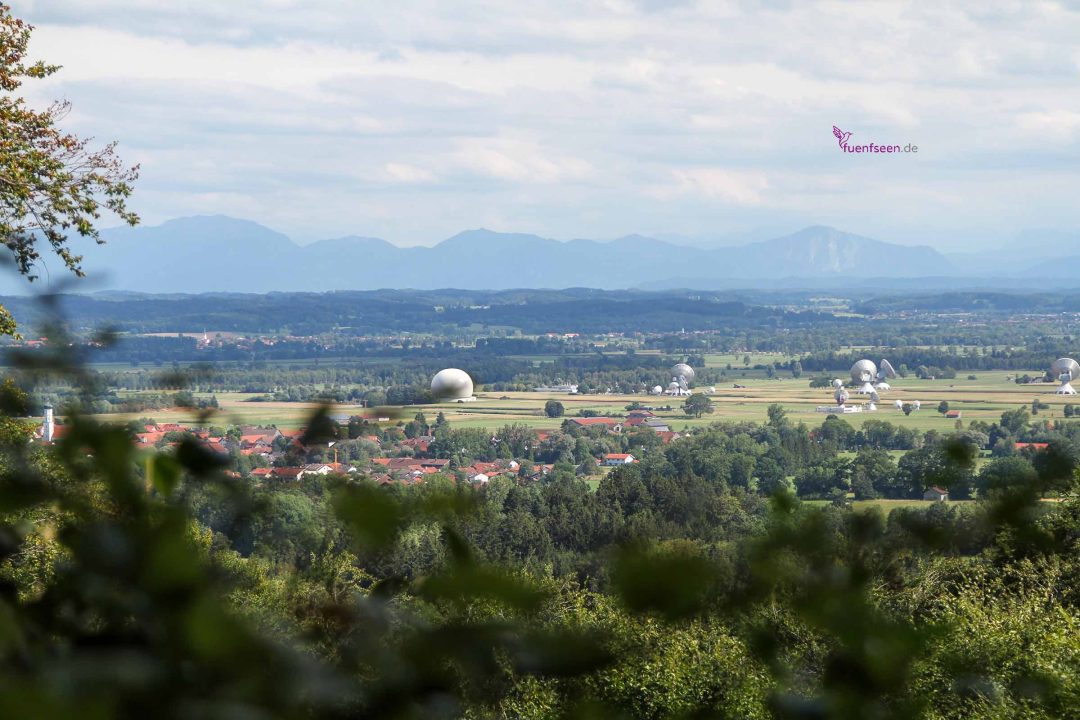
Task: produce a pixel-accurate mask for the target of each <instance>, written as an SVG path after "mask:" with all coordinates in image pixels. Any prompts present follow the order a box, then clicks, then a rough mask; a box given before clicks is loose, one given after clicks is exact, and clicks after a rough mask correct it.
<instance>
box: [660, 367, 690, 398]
mask: <svg viewBox="0 0 1080 720" xmlns="http://www.w3.org/2000/svg"><path fill="white" fill-rule="evenodd" d="M695 377H697V373H695V372H694V368H692V367H690V366H689V365H687V364H686V363H676V364H675V365H672V366H671V382H670V383H669V384H668V389H667V394H668V395H680V396H687V395H689V394H690V385H692V384H693V382H694V378H695Z"/></svg>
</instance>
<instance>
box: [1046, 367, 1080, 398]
mask: <svg viewBox="0 0 1080 720" xmlns="http://www.w3.org/2000/svg"><path fill="white" fill-rule="evenodd" d="M1050 375H1051V376H1053V377H1055V378H1057V379H1058V380H1059V381H1060V382H1061V385H1060V386H1059V387H1058V389H1057V390H1056V391H1055V393H1056V394H1058V395H1075V394H1076V390H1075V389H1074V388H1073V386H1072V381H1073V380H1075V379H1076V378H1078V377H1080V364H1077V362H1076V361H1075V360H1073V359H1072V358H1058V359H1057V360H1055V361H1054V364H1053V365H1051V366H1050Z"/></svg>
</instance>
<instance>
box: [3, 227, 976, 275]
mask: <svg viewBox="0 0 1080 720" xmlns="http://www.w3.org/2000/svg"><path fill="white" fill-rule="evenodd" d="M102 238H103V239H104V240H105V241H106V242H105V244H104V245H100V246H98V245H93V244H92V243H89V242H85V241H81V240H80V241H78V243H76V250H77V251H78V252H80V253H81V254H82V255H83V257H84V267H85V269H86V271H87V276H88V277H87V278H86V279H85V280H82V281H79V282H78V283H75V284H74V285H73V286H70V287H68V288H66V289H69V290H86V291H95V290H104V289H112V290H126V291H137V292H159V293H176V292H221V291H234V292H272V291H327V290H363V289H378V288H417V289H434V288H445V287H456V288H466V289H486V290H500V289H509V288H566V287H594V288H599V289H621V288H633V287H642V286H650V287H664V286H674V284H675V283H679V284H681V285H682V286H683V287H687V286H688V285H686V284H685V283H687V282H690V283H699V284H700V286H701V287H703V288H704V287H707V286H709V285H715V284H716V283H717V282H718V281H725V283H724V284H727V282H726V281H732V282H741V283H742V286H743V287H750V286H753V285H754V284H755V282H757V281H770V282H773V281H777V280H780V279H783V278H816V279H821V278H830V277H832V278H842V277H859V278H867V277H888V278H916V277H927V276H947V275H951V274H955V273H957V268H956V267H955V266H953V264H952V263H951V262H950V261H949V260H947V259H946V258H945V257H944V256H942V255H941V254H940V253H938V252H937V251H935V250H933V249H932V248H929V247H915V246H905V245H895V244H890V243H884V242H879V241H877V240H872V239H870V238H865V237H860V236H858V235H851V234H849V233H844V232H841V231H839V230H835V229H833V228H828V227H821V226H816V227H809V228H805V229H803V230H800V231H799V232H797V233H794V234H792V235H787V236H785V237H780V238H775V239H772V240H765V241H761V242H753V243H748V244H745V245H740V246H735V247H720V248H694V247H684V246H679V245H674V244H671V243H668V242H664V241H661V240H657V239H655V238H650V237H644V236H641V235H629V236H626V237H622V238H618V239H615V240H610V241H596V240H584V239H582V240H571V241H568V242H560V241H556V240H551V239H548V238H542V237H539V236H536V235H528V234H521V233H500V232H495V231H492V230H485V229H477V230H468V231H465V232H462V233H458V234H457V235H454V236H453V237H451V238H448V239H446V240H444V241H442V242H441V243H439V244H437V245H435V246H434V247H409V248H402V247H398V246H396V245H393V244H391V243H389V242H386V241H385V240H381V239H378V238H367V237H356V236H349V237H342V238H336V239H332V240H322V241H319V242H315V243H312V244H310V245H306V246H299V245H297V244H295V243H294V242H292V241H291V240H290V239H289V238H288V237H286V236H285V235H282V234H281V233H278V232H275V231H273V230H271V229H269V228H267V227H264V226H262V225H259V224H258V223H254V222H251V221H248V220H238V219H235V218H230V217H226V216H222V215H216V216H200V217H187V218H178V219H176V220H170V221H168V222H166V223H163V224H161V225H157V226H153V227H137V228H118V229H114V230H107V231H104V232H103V233H102ZM79 243H81V244H79ZM53 264H54V265H55V264H56V263H53ZM52 273H53V276H52V278H51V279H52V281H53V283H54V284H55V283H56V282H57V281H58V279H59V277H60V276H62V272H60V271H57V270H52ZM43 277H45V275H44V274H43ZM693 286H694V285H689V287H693ZM40 288H41V285H40V284H39V286H38V289H40ZM3 290H4V291H5V292H13V291H17V289H16V288H14V287H12V286H11V284H10V283H7V284H6V285H5V286H4V288H3Z"/></svg>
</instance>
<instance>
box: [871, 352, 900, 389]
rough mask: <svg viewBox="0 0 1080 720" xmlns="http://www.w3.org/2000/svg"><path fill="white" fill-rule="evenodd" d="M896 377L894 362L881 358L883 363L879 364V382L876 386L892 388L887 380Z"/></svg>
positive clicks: (878, 387)
mask: <svg viewBox="0 0 1080 720" xmlns="http://www.w3.org/2000/svg"><path fill="white" fill-rule="evenodd" d="M894 377H896V370H895V369H894V368H893V366H892V363H891V362H889V361H888V360H886V359H885V358H881V365H880V366H878V371H877V383H876V384H875V385H874V387H876V388H877V389H878V390H892V388H891V387H889V383H888V382H886V380H892V379H893V378H894Z"/></svg>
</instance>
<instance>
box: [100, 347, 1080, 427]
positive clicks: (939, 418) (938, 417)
mask: <svg viewBox="0 0 1080 720" xmlns="http://www.w3.org/2000/svg"><path fill="white" fill-rule="evenodd" d="M721 359H723V356H721ZM725 362H726V360H725ZM747 374H748V377H745V378H743V377H739V378H738V379H737V380H733V381H732V382H731V383H728V384H725V385H717V386H715V392H713V393H712V394H711V395H710V398H711V399H712V401H713V405H714V412H713V413H712V414H708V415H704V416H702V417H701V418H692V417H688V416H687V415H686V414H685V413H684V412H683V410H682V404H683V402H684V400H683V399H682V398H672V397H667V396H653V395H645V394H627V393H620V394H589V395H566V394H551V393H537V392H505V393H495V392H487V391H485V390H484V389H483V388H480V389H479V390H478V391H477V393H476V397H477V400H476V402H471V403H440V404H433V405H418V406H408V407H405V408H402V410H401V416H404V417H409V416H411V415H412V414H413V413H414V412H423V413H425V414H427V415H434V414H436V413H438V412H443V413H444V414H445V415H446V417H447V419H448V420H450V422H451V423H453V424H454V425H455V426H457V427H485V428H491V429H495V428H498V427H500V426H502V425H505V424H508V423H524V424H526V425H529V426H530V427H534V428H537V429H553V428H557V427H559V425H561V424H562V421H563V419H564V418H549V417H547V416H546V415H545V414H544V405H545V403H546V402H547V401H548V400H552V399H554V400H558V401H559V402H561V403H562V404H563V406H564V407H565V417H575V416H578V415H579V414H580V413H581V412H582V411H586V412H592V413H598V414H601V415H610V416H616V417H618V416H624V415H625V414H626V412H627V411H626V407H627V406H628V405H630V404H631V403H639V404H641V405H643V406H646V407H653V408H662V407H666V406H670V408H671V409H670V410H663V409H656V410H654V412H655V413H656V414H657V415H658V416H659V417H661V418H663V419H665V420H667V421H669V423H670V426H671V428H672V429H673V430H677V431H679V430H687V429H691V428H694V427H698V426H703V425H708V424H710V423H713V422H717V421H721V420H727V421H747V422H763V421H765V419H766V417H767V409H768V407H769V406H770V405H772V404H778V405H780V406H781V407H783V408H784V410H785V411H786V412H787V413H788V416H789V417H790V418H791V419H792V420H793V421H795V422H805V423H807V424H808V425H817V424H819V423H821V422H822V421H823V420H824V419H825V415H824V414H822V413H818V412H815V408H816V407H817V406H819V405H831V404H832V391H831V390H830V389H821V388H811V387H809V380H808V379H807V378H806V377H805V376H804V377H802V378H797V379H796V378H792V377H778V378H776V379H767V378H765V377H755V376H753V375H752V374H751V373H750V372H748V373H747ZM1012 377H1013V374H1012V373H1008V372H1004V371H984V372H980V373H978V374H977V379H974V380H969V379H967V378H966V376H964V377H958V378H955V379H951V380H920V379H917V378H915V377H908V378H898V379H896V380H895V381H894V382H893V384H892V390H889V391H885V392H883V393H882V399H881V403H880V404H879V406H878V409H877V411H876V412H862V413H855V414H849V415H845V416H843V417H844V420H846V421H847V422H849V423H851V424H852V425H854V426H855V427H861V426H862V424H863V423H865V422H866V421H868V420H887V421H889V422H891V423H894V424H896V425H901V426H904V427H911V428H914V429H917V430H921V431H926V430H938V431H940V432H947V431H952V430H955V429H956V426H957V420H956V419H950V418H946V417H945V416H944V415H942V414H940V413H939V412H938V411H937V407H938V404H939V403H940V402H941V401H943V400H944V401H946V402H948V403H949V407H950V409H951V410H958V411H960V412H961V413H962V417H961V418H960V422H961V423H962V424H963V425H964V426H966V425H967V424H968V423H969V422H970V421H972V420H982V421H986V422H993V421H996V420H998V419H1000V417H1001V413H1003V412H1005V411H1006V410H1013V409H1016V408H1019V407H1029V408H1030V406H1031V403H1032V400H1034V399H1036V398H1037V399H1038V400H1040V401H1041V402H1044V403H1046V404H1047V405H1049V406H1050V407H1049V409H1045V410H1041V411H1040V413H1039V415H1038V416H1037V417H1038V418H1047V419H1050V420H1060V419H1063V418H1064V412H1063V408H1064V405H1065V404H1066V403H1069V402H1075V401H1074V400H1073V399H1071V398H1068V397H1063V396H1059V395H1054V393H1053V390H1054V386H1053V385H1050V384H1034V385H1017V384H1016V383H1014V382H1013V381H1012V379H1011V378H1012ZM735 384H738V385H740V386H742V387H739V388H735V387H733V385H735ZM704 389H707V388H696V390H698V391H701V390H704ZM196 397H202V398H209V397H210V396H209V394H205V393H196ZM216 397H217V400H218V403H219V405H220V410H219V412H218V414H217V415H218V417H219V418H220V419H215V422H218V423H237V424H253V425H257V424H261V425H277V426H278V427H281V428H297V427H300V426H302V425H303V424H304V422H305V420H306V418H307V417H308V416H309V415H310V414H311V412H312V411H313V410H314V408H315V407H316V404H315V403H292V402H254V401H253V399H254V398H256V397H258V395H256V394H245V393H217V394H216ZM896 400H900V401H901V402H905V403H911V402H914V401H919V402H920V403H921V405H922V407H921V409H920V410H918V411H915V412H912V413H911V414H910V415H905V414H904V413H903V412H901V411H899V410H897V409H896V408H895V407H894V402H895V401H896ZM850 402H853V403H856V404H863V403H865V402H866V400H865V398H863V397H861V396H857V395H856V396H853V397H852V399H851V401H850ZM333 413H334V414H336V415H353V414H365V415H372V414H373V411H372V410H369V409H365V408H362V407H360V406H359V405H338V406H335V407H334V408H333ZM382 414H383V415H385V413H382ZM143 416H152V417H153V418H154V419H156V420H158V421H162V422H195V421H197V420H198V417H199V413H198V412H197V411H194V410H186V409H180V408H176V409H168V410H156V411H147V412H145V413H133V414H127V415H110V416H107V417H108V418H109V419H113V420H128V419H135V418H137V417H143Z"/></svg>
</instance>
